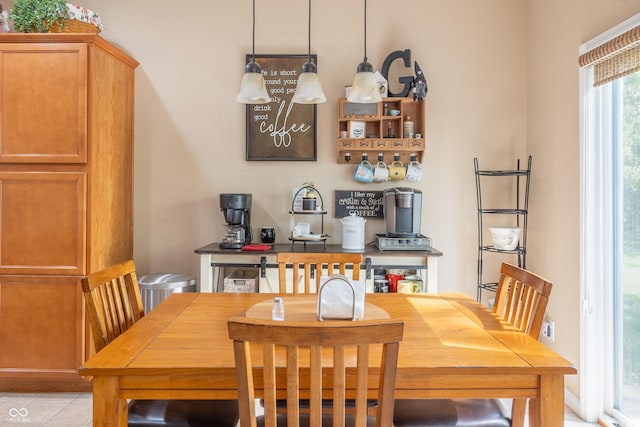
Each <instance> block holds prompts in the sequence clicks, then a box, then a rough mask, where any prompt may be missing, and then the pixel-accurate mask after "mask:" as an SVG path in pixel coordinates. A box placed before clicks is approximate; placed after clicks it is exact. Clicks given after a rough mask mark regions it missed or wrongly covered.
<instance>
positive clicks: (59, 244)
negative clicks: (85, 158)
mask: <svg viewBox="0 0 640 427" xmlns="http://www.w3.org/2000/svg"><path fill="white" fill-rule="evenodd" d="M85 206H86V175H85V173H83V172H52V171H35V172H24V171H1V170H0V274H54V275H83V274H85V253H86V250H85V248H86V243H85V240H86V239H85V229H86V227H85V225H86V214H85Z"/></svg>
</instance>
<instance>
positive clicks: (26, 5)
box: [9, 0, 69, 33]
mask: <svg viewBox="0 0 640 427" xmlns="http://www.w3.org/2000/svg"><path fill="white" fill-rule="evenodd" d="M9 16H10V17H11V19H12V20H13V24H14V27H15V30H16V31H17V32H19V33H30V32H38V33H46V32H48V31H49V28H51V26H52V25H53V24H55V23H56V22H57V21H58V20H59V21H60V22H59V24H60V26H61V27H64V26H65V25H66V23H67V18H68V17H69V11H68V10H67V2H66V1H65V0H16V1H15V3H14V4H13V8H12V9H11V12H10V13H9Z"/></svg>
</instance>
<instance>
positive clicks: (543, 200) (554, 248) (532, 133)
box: [527, 0, 640, 395]
mask: <svg viewBox="0 0 640 427" xmlns="http://www.w3.org/2000/svg"><path fill="white" fill-rule="evenodd" d="M638 12H640V2H638V1H637V0H618V1H610V0H588V1H584V0H564V1H556V0H534V1H530V2H529V6H528V12H527V26H528V28H529V30H528V48H527V51H528V58H527V59H528V67H527V76H528V78H527V110H528V111H527V147H528V151H529V153H531V154H532V155H533V157H534V163H535V165H534V173H533V174H532V176H533V178H532V203H531V206H530V211H531V215H530V218H531V222H530V224H531V228H530V230H531V234H530V236H531V239H530V240H529V256H528V258H527V259H528V265H527V267H529V268H531V269H533V270H535V271H539V272H541V273H542V274H544V275H546V276H547V277H548V278H549V279H552V280H553V281H554V283H555V287H554V288H553V293H552V297H551V302H550V305H549V308H548V309H547V315H548V316H550V317H551V318H552V319H553V320H555V321H556V325H557V326H556V342H555V343H551V344H549V343H548V342H545V343H547V344H549V346H550V347H552V348H554V349H555V350H557V351H559V352H560V353H562V354H563V355H564V356H565V357H567V358H568V359H569V360H571V361H573V362H574V363H575V364H576V365H578V366H579V362H580V329H579V322H580V300H581V298H580V282H579V280H580V276H579V275H580V240H579V239H580V234H579V233H580V222H579V220H580V211H579V209H580V197H579V191H580V141H579V137H580V134H579V130H580V124H579V120H580V116H579V101H580V99H579V82H578V77H579V75H578V67H577V57H578V48H579V47H580V45H581V44H582V43H584V42H586V41H588V40H590V39H592V38H593V37H595V36H597V35H599V34H600V33H602V32H604V31H606V30H608V29H609V28H611V27H613V26H614V25H616V24H618V23H620V22H622V21H624V20H625V19H627V18H629V17H631V16H633V15H634V14H636V13H638ZM605 285H606V284H605ZM567 383H568V386H569V389H570V390H571V391H572V392H573V393H574V394H576V395H579V382H578V378H577V377H575V376H574V377H569V378H567Z"/></svg>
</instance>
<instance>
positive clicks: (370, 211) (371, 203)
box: [333, 190, 384, 218]
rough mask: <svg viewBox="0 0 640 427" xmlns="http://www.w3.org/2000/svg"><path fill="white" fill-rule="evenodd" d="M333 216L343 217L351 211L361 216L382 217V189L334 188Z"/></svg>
mask: <svg viewBox="0 0 640 427" xmlns="http://www.w3.org/2000/svg"><path fill="white" fill-rule="evenodd" d="M335 194H336V199H335V201H334V204H333V206H335V217H336V218H344V217H345V216H349V215H351V214H352V213H354V214H356V215H358V216H361V217H363V218H384V210H383V208H382V206H383V197H384V196H383V193H382V191H363V190H354V191H338V190H336V193H335Z"/></svg>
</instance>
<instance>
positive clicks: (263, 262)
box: [194, 243, 442, 293]
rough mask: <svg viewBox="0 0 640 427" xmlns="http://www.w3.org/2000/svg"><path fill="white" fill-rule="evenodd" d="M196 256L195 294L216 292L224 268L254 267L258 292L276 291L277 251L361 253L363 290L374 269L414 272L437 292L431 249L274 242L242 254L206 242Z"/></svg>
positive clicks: (434, 256)
mask: <svg viewBox="0 0 640 427" xmlns="http://www.w3.org/2000/svg"><path fill="white" fill-rule="evenodd" d="M194 252H195V253H196V254H198V255H200V280H199V281H198V291H199V292H217V291H218V287H219V284H220V282H221V278H222V275H221V272H222V271H223V270H224V269H225V268H257V269H259V271H260V274H259V278H260V292H277V290H278V263H277V261H276V256H277V254H278V252H306V253H323V252H331V253H335V252H350V253H353V252H357V253H362V257H363V262H362V266H361V268H362V269H363V270H364V275H363V274H361V275H360V277H364V279H365V284H366V285H367V289H368V290H369V291H371V290H372V289H373V278H374V271H375V270H378V269H384V270H388V269H404V270H416V274H417V275H418V276H420V278H421V279H422V281H423V282H424V289H425V291H426V292H428V293H436V292H437V291H438V263H437V259H438V257H441V256H442V252H440V251H439V250H437V249H434V248H432V249H431V250H428V251H380V250H378V249H377V248H376V247H375V246H373V245H367V246H366V247H365V249H364V250H362V251H346V250H344V249H342V246H341V245H326V246H325V245H318V244H308V245H291V244H289V243H276V244H274V245H273V246H272V248H271V249H270V250H267V251H243V250H240V249H220V244H219V243H210V244H208V245H206V246H203V247H201V248H199V249H196V250H195V251H194Z"/></svg>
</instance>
